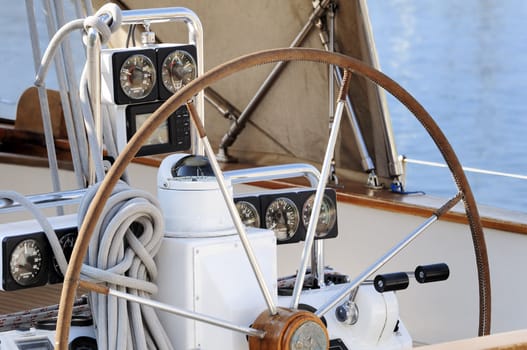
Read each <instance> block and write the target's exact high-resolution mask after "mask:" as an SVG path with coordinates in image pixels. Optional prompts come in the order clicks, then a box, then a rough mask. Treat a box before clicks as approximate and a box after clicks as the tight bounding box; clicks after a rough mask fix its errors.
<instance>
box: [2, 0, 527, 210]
mask: <svg viewBox="0 0 527 350" xmlns="http://www.w3.org/2000/svg"><path fill="white" fill-rule="evenodd" d="M35 3H36V4H37V5H38V6H41V2H40V1H36V2H35ZM0 6H2V11H0V23H2V27H3V34H2V36H1V37H0V57H2V60H3V62H2V64H1V65H0V74H1V76H2V77H4V79H2V84H0V116H11V117H14V116H15V111H16V101H17V100H18V96H19V95H20V94H21V93H22V91H23V90H24V89H25V88H27V87H29V86H31V85H32V82H33V79H34V64H33V59H32V56H31V47H30V43H29V41H28V40H27V38H28V29H27V22H26V13H25V6H24V3H23V2H18V1H10V0H0ZM368 6H369V10H370V16H371V20H372V25H373V29H374V34H375V41H376V44H377V50H378V54H379V59H380V63H381V66H382V69H383V71H384V72H385V73H387V74H388V75H390V76H391V77H393V78H395V79H396V80H397V81H398V82H400V83H401V84H402V85H403V86H404V87H405V88H407V89H408V90H409V91H410V92H411V93H412V94H413V95H414V96H415V97H416V98H417V99H418V100H419V101H421V103H422V104H423V105H424V106H425V108H426V109H427V110H428V111H429V112H430V113H431V114H432V116H434V117H435V118H436V120H437V122H438V124H439V125H440V127H442V128H443V130H444V132H445V134H446V135H447V137H448V138H449V139H450V141H451V143H452V145H453V146H454V148H455V149H456V150H457V152H458V155H459V157H460V159H461V161H462V163H463V165H465V166H468V167H476V168H483V169H490V170H495V171H502V172H512V173H520V174H524V175H527V104H526V102H527V93H526V91H527V26H526V23H527V1H526V0H501V1H499V0H462V1H460V0H368ZM39 11H42V9H41V8H39ZM40 17H41V16H40ZM39 27H40V28H42V29H43V30H45V29H44V28H45V27H44V23H42V22H40V23H39ZM46 41H47V38H46V37H45V36H44V37H43V39H42V45H41V46H42V49H44V43H45V42H46ZM49 76H50V78H51V79H50V80H48V83H49V86H50V87H51V88H56V83H55V82H54V81H53V79H54V77H55V74H54V73H53V72H50V74H49ZM389 104H390V111H391V115H392V120H393V128H394V132H395V137H396V142H397V148H398V151H399V153H400V154H404V155H405V156H407V157H408V158H413V159H420V160H428V161H442V160H441V157H440V155H439V153H438V152H437V151H436V149H435V146H434V145H433V144H432V142H431V141H430V139H429V138H428V136H427V134H426V132H425V131H424V130H423V129H422V127H421V126H420V125H419V124H418V123H417V122H416V121H415V120H414V119H413V117H411V116H410V115H409V114H408V113H407V112H405V109H404V107H402V106H400V105H398V104H397V103H395V102H394V101H393V100H390V101H389ZM469 180H470V181H471V183H472V185H473V188H474V191H475V195H476V198H477V199H478V201H480V202H482V203H485V204H489V205H493V206H498V207H503V208H509V209H517V210H521V211H527V181H522V180H515V179H503V178H496V177H492V176H485V175H469ZM407 184H408V189H409V190H424V191H426V192H427V193H430V194H434V195H441V196H450V195H451V194H453V193H454V191H455V188H454V185H453V182H452V181H451V178H450V176H449V174H448V172H447V171H446V170H445V169H437V168H429V167H425V166H421V165H412V164H409V165H408V174H407Z"/></svg>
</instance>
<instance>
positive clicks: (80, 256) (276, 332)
mask: <svg viewBox="0 0 527 350" xmlns="http://www.w3.org/2000/svg"><path fill="white" fill-rule="evenodd" d="M280 61H311V62H320V63H325V64H331V65H334V66H338V67H340V68H341V69H343V71H345V72H351V73H353V74H358V75H360V76H363V77H365V78H367V79H368V80H370V81H372V82H374V83H376V84H378V85H379V86H381V87H382V88H384V89H385V90H386V91H387V92H389V93H390V94H392V95H393V96H394V97H395V98H397V99H398V100H399V101H400V102H401V103H402V104H403V105H405V106H406V107H407V108H408V110H409V111H410V112H412V113H413V114H414V116H415V117H416V118H417V120H418V121H419V122H420V123H421V124H422V125H423V127H424V128H425V129H426V130H427V132H428V133H429V135H430V137H431V138H432V139H433V141H434V142H435V144H436V146H437V147H438V149H439V151H440V152H441V154H442V155H443V157H444V159H445V162H446V164H447V165H448V167H449V169H450V171H451V173H452V175H453V177H454V181H455V183H456V186H457V188H458V191H459V193H458V195H457V196H456V197H454V199H453V200H450V201H449V202H447V203H446V204H445V205H443V206H442V207H441V208H440V209H438V210H437V211H436V212H435V213H434V215H435V216H436V218H438V217H440V216H441V215H442V214H444V213H445V212H447V211H448V210H449V209H450V208H451V207H452V206H453V204H455V203H456V202H457V201H459V200H463V202H464V204H465V211H466V215H467V218H468V222H469V226H470V230H471V234H472V241H473V245H474V250H475V256H476V265H477V270H478V282H479V306H480V316H479V335H486V334H489V332H490V274H489V265H488V257H487V250H486V245H485V239H484V236H483V228H482V225H481V221H480V217H479V213H478V209H477V206H476V202H475V199H474V196H473V193H472V190H471V188H470V186H469V183H468V180H467V178H466V176H465V174H464V172H463V169H462V167H461V164H460V162H459V160H458V158H457V156H456V154H455V153H454V151H453V149H452V147H451V145H450V144H449V142H448V141H447V139H446V137H445V136H444V134H443V133H442V131H441V130H440V129H439V127H438V126H437V124H436V123H435V122H434V120H433V119H432V117H431V116H430V115H429V113H428V112H427V111H426V110H425V109H424V108H423V107H422V106H421V104H419V102H417V100H416V99H415V98H413V97H412V96H411V95H410V94H409V93H408V92H407V91H406V90H405V89H403V88H402V87H401V86H400V85H399V84H397V83H396V82H395V81H393V80H392V79H390V78H389V77H387V76H386V75H384V74H383V73H381V72H380V71H378V70H376V69H374V68H372V67H370V66H368V65H366V64H364V63H363V62H361V61H359V60H357V59H354V58H351V57H348V56H344V55H341V54H337V53H331V52H327V51H322V50H316V49H305V48H286V49H274V50H267V51H262V52H257V53H253V54H249V55H246V56H242V57H239V58H236V59H234V60H232V61H229V62H227V63H225V64H222V65H220V66H218V67H216V68H214V69H212V70H210V71H209V72H207V73H205V74H204V75H202V76H200V77H198V78H196V79H195V80H193V81H192V82H190V83H189V84H188V85H186V86H185V87H183V88H182V89H181V90H180V91H179V92H177V93H176V94H174V95H173V96H172V97H171V98H170V99H168V100H167V101H166V102H165V103H164V104H163V105H162V106H161V107H159V109H158V110H156V111H155V113H153V114H152V116H151V117H150V118H149V119H148V120H147V121H146V122H145V123H144V125H143V126H142V127H141V129H139V130H138V131H137V133H136V134H135V135H134V136H133V138H132V139H131V140H130V142H129V143H128V144H127V146H126V148H125V149H124V150H123V152H122V153H121V154H120V155H119V157H118V158H117V159H116V161H115V163H114V165H113V166H112V167H111V169H110V171H109V173H108V174H107V176H106V178H105V179H104V181H103V182H102V184H101V185H100V187H99V190H98V191H97V194H96V196H95V197H94V198H93V201H92V202H91V205H90V207H89V209H88V212H87V214H86V217H85V220H84V222H83V224H82V226H81V227H80V230H79V235H78V238H77V243H76V245H75V248H74V250H73V253H72V256H71V259H70V263H69V266H68V270H67V273H66V276H65V278H64V286H63V290H62V295H61V301H60V309H59V318H58V325H57V334H56V338H57V346H58V348H59V349H66V346H67V340H68V335H69V324H70V321H71V310H72V305H73V300H74V296H75V290H76V288H77V287H78V284H79V282H80V270H81V266H82V262H83V261H84V256H85V254H86V251H87V248H88V244H89V242H90V238H91V235H92V233H93V231H94V227H95V224H96V222H97V220H98V217H99V216H100V214H101V212H102V210H103V207H104V205H105V203H106V201H107V199H108V198H109V196H110V194H111V192H112V190H113V188H114V186H115V185H116V183H117V182H118V180H119V179H120V178H121V175H122V174H123V173H124V171H125V169H126V167H127V166H128V164H129V163H130V162H131V161H132V159H133V158H134V156H135V154H136V153H137V151H138V150H139V149H140V147H141V146H142V144H143V143H144V142H145V140H147V139H148V138H149V137H150V135H151V134H152V133H153V131H154V130H155V129H156V128H157V127H158V126H159V125H161V123H163V122H164V121H165V120H166V119H168V117H169V116H170V115H171V114H172V113H173V112H175V111H176V109H177V108H179V107H180V106H181V105H183V104H185V103H187V101H189V100H191V99H192V98H193V96H195V95H196V94H197V93H198V92H200V91H202V90H203V89H205V88H206V87H208V86H210V85H211V84H213V83H215V82H217V81H219V80H221V79H223V78H226V77H228V76H230V75H232V74H235V73H237V72H240V71H242V70H245V69H247V68H251V67H254V66H257V65H262V64H267V63H276V62H280ZM346 92H347V91H346ZM196 119H198V120H197V122H196V120H195V118H193V120H194V121H195V126H196V127H197V129H198V133H199V134H200V137H202V138H205V139H206V135H205V130H204V129H203V126H202V125H201V124H200V122H199V118H196ZM205 141H206V140H205ZM207 142H208V141H207ZM320 195H321V194H320V193H318V194H317V196H320ZM241 235H242V233H240V236H241ZM310 243H312V242H309V241H308V239H307V240H306V242H305V244H306V245H307V244H310ZM257 277H258V276H257ZM349 292H350V291H349ZM263 294H264V298H265V292H263ZM268 306H269V307H268V309H269V310H267V311H264V312H262V314H261V315H260V316H259V317H258V319H257V320H256V322H255V323H254V324H253V327H254V328H257V329H260V330H263V331H265V333H262V334H264V335H263V336H262V337H261V338H258V337H250V338H249V339H250V342H249V344H250V347H251V349H260V348H281V349H289V343H288V339H290V337H291V334H292V333H294V332H295V331H296V330H298V329H299V328H300V327H301V326H302V325H303V324H304V323H306V322H314V323H317V322H318V321H317V320H318V317H316V316H322V315H318V314H316V315H315V314H311V313H308V312H306V311H298V310H296V309H292V308H290V309H282V308H280V309H276V308H274V306H272V305H269V303H268ZM326 337H327V334H326ZM326 341H327V339H326Z"/></svg>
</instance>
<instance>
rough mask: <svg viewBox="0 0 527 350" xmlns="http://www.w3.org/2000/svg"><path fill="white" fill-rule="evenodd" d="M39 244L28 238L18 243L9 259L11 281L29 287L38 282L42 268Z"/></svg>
mask: <svg viewBox="0 0 527 350" xmlns="http://www.w3.org/2000/svg"><path fill="white" fill-rule="evenodd" d="M42 259H43V256H42V248H41V246H40V244H39V243H38V242H37V241H36V240H34V239H32V238H28V239H25V240H23V241H21V242H20V243H18V244H17V245H16V246H15V248H14V249H13V251H12V253H11V257H10V259H9V272H10V274H11V277H13V280H14V281H15V282H16V283H18V284H19V285H21V286H31V285H33V284H35V283H37V282H38V281H39V275H40V272H41V271H42V268H43V260H42Z"/></svg>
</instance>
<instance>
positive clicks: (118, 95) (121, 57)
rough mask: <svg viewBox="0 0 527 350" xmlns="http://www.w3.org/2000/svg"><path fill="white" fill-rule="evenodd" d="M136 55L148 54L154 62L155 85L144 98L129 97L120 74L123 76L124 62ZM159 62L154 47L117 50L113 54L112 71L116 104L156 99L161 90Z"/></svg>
mask: <svg viewBox="0 0 527 350" xmlns="http://www.w3.org/2000/svg"><path fill="white" fill-rule="evenodd" d="M134 55H143V56H146V57H147V58H148V59H150V61H151V62H152V65H153V67H154V70H155V72H154V78H155V81H154V85H153V87H152V90H151V91H150V93H149V94H148V95H146V96H145V97H143V98H139V99H134V98H131V97H129V96H128V95H127V94H126V93H125V92H124V91H123V89H122V87H121V82H120V76H121V67H122V66H123V64H124V62H125V61H126V60H127V59H128V58H130V57H131V56H134ZM158 70H159V69H158V64H157V59H156V52H155V50H154V49H140V50H126V51H116V52H114V53H113V54H112V71H113V87H114V100H115V103H116V104H119V105H125V104H130V103H141V102H147V101H155V100H157V98H158V95H159V91H158V86H159V84H158V83H159V81H158V73H157V71H158Z"/></svg>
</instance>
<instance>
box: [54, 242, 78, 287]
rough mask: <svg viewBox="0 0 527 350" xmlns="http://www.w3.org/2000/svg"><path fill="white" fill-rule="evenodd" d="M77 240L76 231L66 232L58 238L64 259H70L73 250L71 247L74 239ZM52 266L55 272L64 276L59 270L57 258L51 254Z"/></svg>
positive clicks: (73, 244)
mask: <svg viewBox="0 0 527 350" xmlns="http://www.w3.org/2000/svg"><path fill="white" fill-rule="evenodd" d="M76 240H77V232H68V233H66V234H65V235H64V236H62V237H60V238H59V243H60V246H61V248H62V251H63V252H64V257H65V258H66V261H68V262H69V261H70V257H71V252H73V247H74V246H75V241H76ZM52 262H53V268H54V269H55V272H56V273H57V274H58V275H59V276H60V277H64V276H63V275H62V271H60V267H59V264H58V263H57V259H56V258H55V256H53V260H52Z"/></svg>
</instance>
